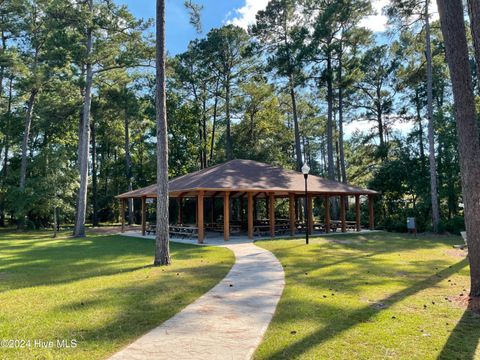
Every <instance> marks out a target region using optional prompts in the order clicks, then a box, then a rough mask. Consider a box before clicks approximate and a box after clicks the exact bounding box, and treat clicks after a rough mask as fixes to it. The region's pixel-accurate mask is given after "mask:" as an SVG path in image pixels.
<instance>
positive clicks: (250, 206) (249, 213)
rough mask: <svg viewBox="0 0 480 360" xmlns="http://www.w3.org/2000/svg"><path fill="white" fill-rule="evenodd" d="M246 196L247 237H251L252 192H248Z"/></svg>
mask: <svg viewBox="0 0 480 360" xmlns="http://www.w3.org/2000/svg"><path fill="white" fill-rule="evenodd" d="M247 197H248V198H247V222H248V238H249V239H253V194H252V193H251V192H249V193H248V195H247Z"/></svg>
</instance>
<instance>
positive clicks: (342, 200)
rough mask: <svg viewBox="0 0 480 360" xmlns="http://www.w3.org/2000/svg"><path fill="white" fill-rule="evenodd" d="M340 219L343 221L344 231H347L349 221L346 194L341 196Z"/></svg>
mask: <svg viewBox="0 0 480 360" xmlns="http://www.w3.org/2000/svg"><path fill="white" fill-rule="evenodd" d="M340 221H341V222H342V232H347V223H346V219H345V195H342V196H340Z"/></svg>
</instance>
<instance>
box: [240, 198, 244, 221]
mask: <svg viewBox="0 0 480 360" xmlns="http://www.w3.org/2000/svg"><path fill="white" fill-rule="evenodd" d="M243 218H244V216H243V195H242V196H241V197H240V223H241V224H243V220H244V219H243ZM242 226H243V225H242Z"/></svg>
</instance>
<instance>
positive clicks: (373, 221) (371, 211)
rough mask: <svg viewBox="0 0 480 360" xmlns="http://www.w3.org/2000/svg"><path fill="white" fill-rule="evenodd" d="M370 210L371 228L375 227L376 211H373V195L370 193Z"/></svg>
mask: <svg viewBox="0 0 480 360" xmlns="http://www.w3.org/2000/svg"><path fill="white" fill-rule="evenodd" d="M368 212H369V220H370V224H369V225H370V230H374V229H375V213H374V211H373V195H368Z"/></svg>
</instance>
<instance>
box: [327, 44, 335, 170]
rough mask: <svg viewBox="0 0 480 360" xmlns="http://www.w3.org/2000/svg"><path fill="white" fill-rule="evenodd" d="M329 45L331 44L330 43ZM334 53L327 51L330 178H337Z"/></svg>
mask: <svg viewBox="0 0 480 360" xmlns="http://www.w3.org/2000/svg"><path fill="white" fill-rule="evenodd" d="M328 46H329V45H328ZM332 75H333V74H332V55H331V51H330V50H328V52H327V159H328V178H329V179H330V180H335V162H334V157H333V85H332V82H333V76H332Z"/></svg>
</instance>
